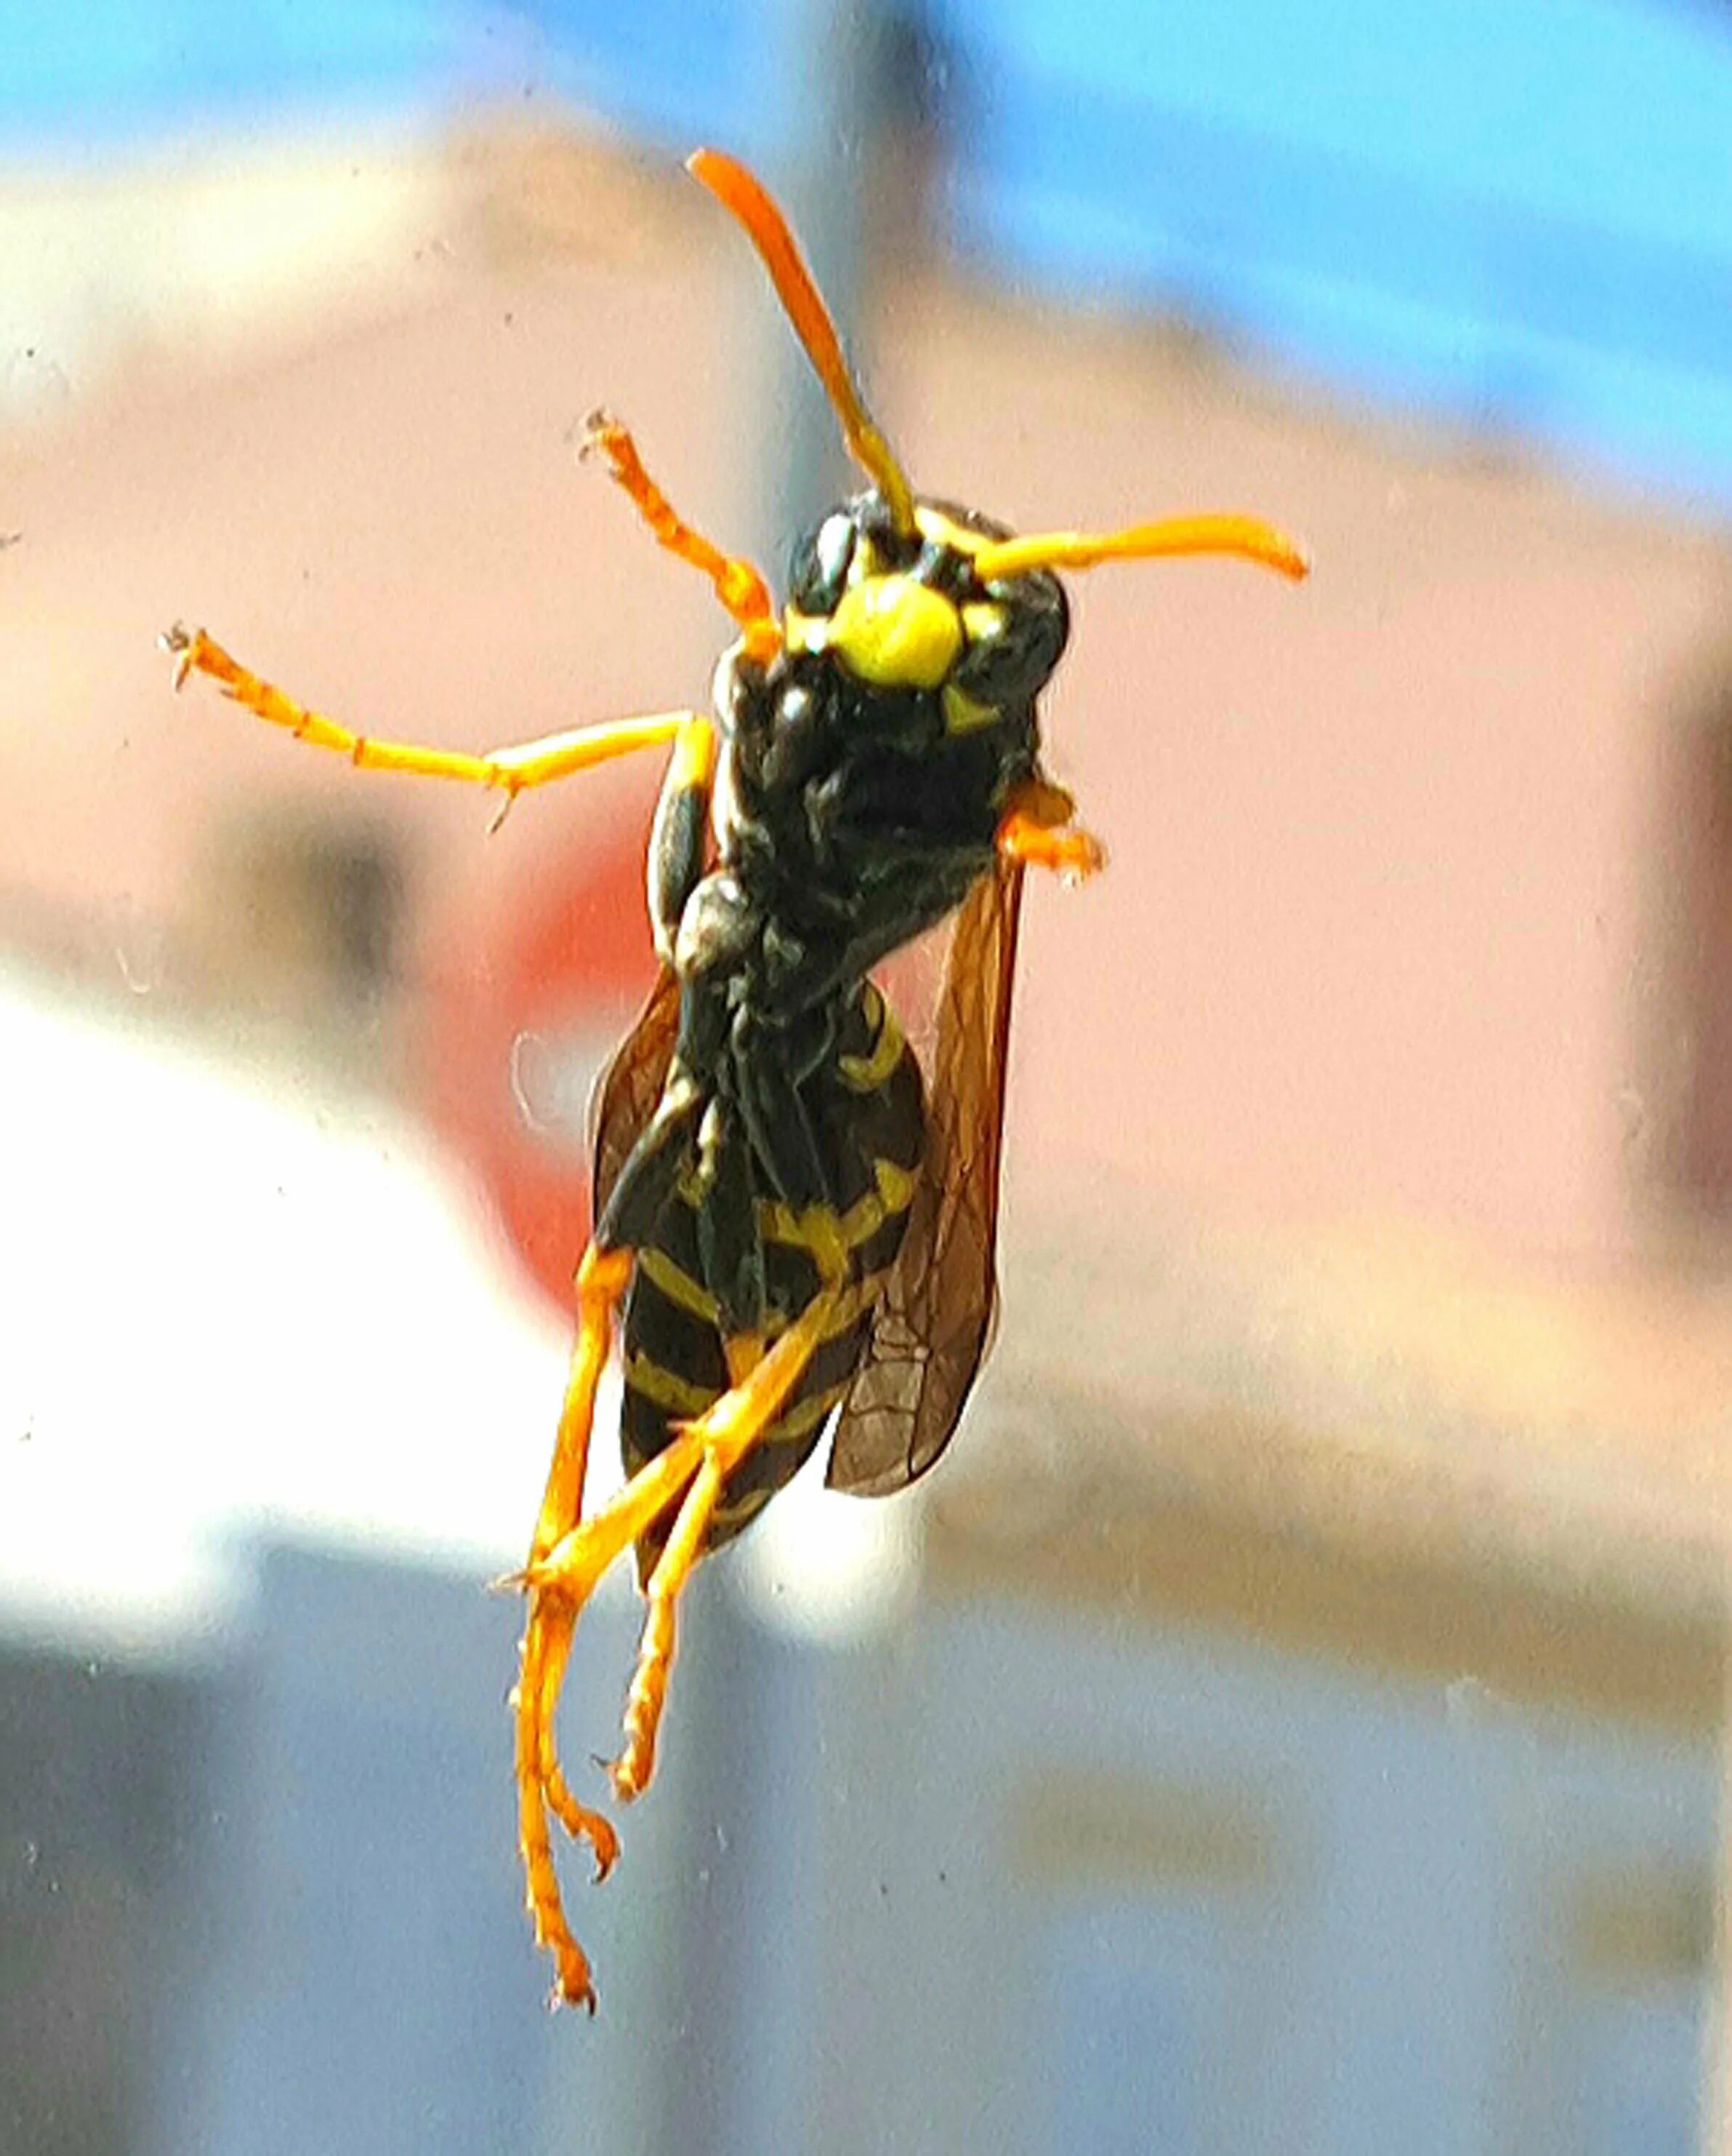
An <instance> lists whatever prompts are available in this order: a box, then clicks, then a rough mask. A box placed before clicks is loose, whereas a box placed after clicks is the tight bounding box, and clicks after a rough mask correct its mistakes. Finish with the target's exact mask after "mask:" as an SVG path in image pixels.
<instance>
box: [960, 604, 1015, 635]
mask: <svg viewBox="0 0 1732 2156" xmlns="http://www.w3.org/2000/svg"><path fill="white" fill-rule="evenodd" d="M1005 619H1006V616H1005V609H1004V608H1003V607H1001V606H1000V604H999V603H998V601H997V600H996V599H975V600H974V601H972V602H971V603H969V605H967V606H965V607H964V608H963V610H962V625H963V627H964V629H966V630H967V632H968V638H969V643H970V644H985V643H988V642H989V641H990V639H992V638H993V637H994V636H1002V635H1003V634H1004V633H1005Z"/></svg>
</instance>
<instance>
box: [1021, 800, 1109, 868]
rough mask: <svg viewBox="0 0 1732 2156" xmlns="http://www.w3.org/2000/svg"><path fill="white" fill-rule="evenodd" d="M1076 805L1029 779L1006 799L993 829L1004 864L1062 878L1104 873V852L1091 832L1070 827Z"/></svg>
mask: <svg viewBox="0 0 1732 2156" xmlns="http://www.w3.org/2000/svg"><path fill="white" fill-rule="evenodd" d="M1076 808H1077V804H1076V803H1075V802H1074V801H1073V800H1072V798H1071V797H1070V795H1069V794H1068V793H1066V791H1065V789H1064V788H1063V787H1061V786H1055V785H1054V784H1053V783H1052V782H1051V779H1050V778H1031V779H1030V780H1029V781H1028V783H1027V784H1026V785H1024V786H1021V787H1019V788H1017V790H1016V792H1015V794H1014V795H1013V796H1012V797H1011V800H1010V807H1009V808H1007V810H1006V811H1005V816H1004V819H1003V820H1002V821H1001V822H1000V824H999V828H998V837H997V840H996V844H997V846H998V851H999V856H1000V859H1001V860H1007V861H1020V862H1021V863H1022V864H1023V865H1025V867H1028V868H1037V869H1051V870H1054V871H1055V873H1056V874H1057V875H1062V876H1070V877H1076V876H1087V875H1094V873H1095V872H1096V870H1098V869H1101V868H1103V867H1105V865H1106V861H1107V850H1106V848H1105V847H1104V846H1103V845H1102V844H1101V842H1100V840H1099V839H1097V838H1096V837H1095V835H1094V834H1093V833H1092V831H1085V830H1084V829H1082V826H1081V825H1080V824H1072V821H1071V818H1072V815H1073V814H1075V813H1076Z"/></svg>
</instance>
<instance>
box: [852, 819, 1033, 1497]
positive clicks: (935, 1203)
mask: <svg viewBox="0 0 1732 2156" xmlns="http://www.w3.org/2000/svg"><path fill="white" fill-rule="evenodd" d="M1021 906H1022V870H1021V868H1020V865H1017V864H1015V863H1014V862H1006V863H1002V864H1000V866H999V868H998V870H997V871H996V873H995V874H994V875H993V876H991V877H990V878H989V879H988V880H986V881H985V882H984V883H982V884H980V885H978V886H977V888H976V889H975V890H974V892H973V893H972V895H971V896H969V898H968V900H967V901H965V902H964V906H963V908H962V911H961V912H960V913H959V914H958V916H957V919H956V929H955V933H954V934H953V937H952V939H951V944H950V956H949V960H948V964H947V966H946V968H945V973H944V987H943V995H942V997H941V999H940V1003H939V1009H938V1045H937V1048H936V1050H935V1051H934V1053H933V1058H932V1067H931V1072H930V1079H931V1082H930V1086H929V1087H928V1102H927V1160H926V1168H925V1171H924V1173H923V1175H922V1176H921V1178H920V1185H919V1188H918V1189H917V1192H916V1193H915V1198H914V1202H913V1204H912V1207H911V1208H910V1209H909V1214H908V1227H907V1235H905V1236H904V1238H903V1240H902V1249H901V1250H900V1252H899V1253H898V1254H897V1260H896V1264H895V1265H894V1266H893V1267H892V1270H891V1273H890V1277H889V1279H888V1280H887V1281H886V1283H885V1286H884V1292H883V1295H882V1296H881V1298H880V1300H879V1303H878V1309H877V1314H876V1318H875V1320H874V1322H873V1326H872V1333H871V1340H870V1342H868V1343H867V1347H866V1357H865V1360H864V1361H863V1362H862V1363H861V1367H860V1369H859V1371H858V1372H857V1373H856V1377H855V1379H854V1383H852V1385H851V1387H850V1388H849V1390H848V1394H847V1397H846V1399H845V1400H844V1401H843V1403H842V1412H841V1414H840V1418H839V1419H838V1421H837V1423H836V1433H835V1443H834V1444H833V1445H832V1446H831V1449H830V1471H829V1475H828V1478H827V1479H828V1480H829V1481H830V1486H831V1487H832V1488H834V1489H837V1490H848V1491H854V1492H855V1493H856V1494H857V1495H859V1496H872V1497H876V1496H884V1495H886V1494H887V1493H888V1492H889V1491H892V1490H900V1489H902V1488H904V1487H906V1486H907V1484H908V1483H910V1482H912V1481H916V1480H917V1478H918V1477H919V1476H922V1475H923V1474H925V1472H926V1471H927V1469H928V1467H930V1466H932V1464H933V1461H934V1460H936V1459H937V1458H938V1455H939V1454H940V1453H941V1452H942V1451H943V1450H944V1447H945V1446H946V1445H948V1443H949V1441H950V1439H951V1436H952V1435H953V1432H954V1430H955V1429H956V1425H957V1421H958V1419H959V1417H960V1415H961V1414H962V1409H963V1403H964V1401H965V1400H966V1399H967V1398H968V1396H969V1388H970V1386H972V1385H973V1383H974V1378H975V1374H976V1373H977V1372H978V1371H979V1368H980V1364H981V1361H982V1358H984V1355H985V1353H986V1350H987V1347H988V1346H989V1343H990V1341H991V1337H992V1327H993V1321H994V1316H995V1313H996V1309H997V1303H998V1280H997V1276H996V1274H995V1271H994V1245H995V1242H996V1240H997V1235H998V1217H999V1158H1000V1152H1001V1150H1002V1147H1003V1140H1004V1130H1005V1057H1006V1054H1007V1051H1008V1049H1009V1045H1010V984H1011V979H1012V976H1013V975H1014V973H1015V966H1016V927H1017V921H1018V917H1019V916H1020V911H1021Z"/></svg>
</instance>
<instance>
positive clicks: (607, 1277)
mask: <svg viewBox="0 0 1732 2156" xmlns="http://www.w3.org/2000/svg"><path fill="white" fill-rule="evenodd" d="M631 1265H632V1260H631V1253H630V1251H629V1250H609V1251H607V1252H602V1251H599V1250H597V1249H596V1248H595V1246H594V1244H592V1245H590V1247H589V1248H588V1250H586V1251H585V1252H584V1253H583V1261H582V1263H581V1264H580V1265H578V1280H577V1287H578V1337H577V1340H576V1342H575V1344H574V1345H573V1349H572V1359H571V1374H570V1376H569V1377H568V1379H567V1381H566V1388H565V1399H564V1402H563V1405H562V1407H561V1409H560V1415H559V1432H558V1438H557V1439H556V1440H555V1443H554V1447H553V1460H552V1466H551V1467H550V1468H549V1469H548V1471H547V1490H546V1493H545V1494H544V1496H542V1509H541V1513H540V1516H539V1517H538V1518H537V1522H536V1527H535V1534H534V1537H533V1539H532V1542H531V1544H530V1558H531V1562H532V1563H534V1562H535V1561H536V1560H537V1559H539V1558H542V1557H544V1556H545V1555H546V1554H547V1551H548V1550H550V1549H551V1548H552V1547H553V1545H554V1544H555V1543H557V1542H558V1541H559V1540H560V1538H561V1537H563V1536H564V1535H566V1534H568V1533H569V1532H570V1531H571V1529H572V1528H573V1527H574V1526H575V1524H576V1523H577V1521H578V1516H579V1514H580V1513H581V1512H582V1510H583V1476H584V1473H585V1471H586V1470H587V1468H588V1461H589V1434H590V1430H591V1427H592V1425H593V1424H594V1416H595V1391H596V1386H597V1384H598V1383H599V1380H600V1377H601V1373H602V1371H603V1369H604V1367H605V1365H606V1363H607V1359H608V1350H609V1344H610V1342H611V1339H612V1333H613V1317H614V1309H615V1308H616V1307H617V1306H618V1304H619V1299H620V1297H621V1296H623V1295H624V1292H625V1289H626V1287H627V1285H628V1284H629V1282H630V1278H631ZM578 1607H579V1605H578V1604H575V1603H572V1602H569V1601H567V1600H564V1599H559V1598H555V1597H548V1596H544V1595H542V1594H535V1595H532V1598H531V1600H530V1605H529V1619H528V1622H527V1625H526V1626H525V1629H524V1634H523V1647H522V1666H521V1667H520V1669H519V1671H518V1673H517V1689H516V1690H515V1691H514V1692H513V1693H512V1695H511V1705H512V1708H513V1710H514V1712H515V1717H516V1732H517V1735H516V1773H517V1835H518V1843H519V1846H520V1847H521V1849H522V1853H523V1868H524V1873H525V1876H526V1879H527V1886H528V1900H529V1912H530V1915H531V1916H532V1918H533V1919H534V1922H535V1936H536V1942H537V1944H538V1945H541V1946H544V1947H546V1948H548V1950H549V1951H550V1952H551V1953H552V1956H553V1960H554V1965H555V1969H556V1970H557V1972H558V1974H557V1978H556V1991H557V1995H558V1997H559V1998H561V1999H564V2000H565V2001H566V2002H567V2004H568V2005H578V2004H582V2005H586V2006H588V2009H589V2010H590V2011H591V2013H594V2010H595V1988H594V1984H592V1983H591V1981H590V1977H589V1964H588V1959H587V1958H586V1957H585V1955H584V1953H583V1948H581V1947H580V1946H579V1945H578V1942H577V1940H576V1939H575V1938H573V1935H572V1932H571V1928H570V1927H569V1926H568V1924H567V1922H566V1921H565V1914H564V1911H563V1907H561V1903H560V1898H559V1877H558V1871H556V1869H555V1867H554V1863H553V1850H552V1840H551V1838H550V1836H549V1834H548V1830H547V1815H548V1813H549V1812H550V1811H551V1812H552V1815H553V1816H554V1817H555V1818H556V1819H557V1820H558V1821H559V1824H560V1825H561V1826H563V1828H564V1830H565V1831H566V1832H567V1833H568V1835H571V1836H572V1837H573V1839H574V1840H584V1841H587V1842H588V1844H589V1846H590V1847H591V1849H593V1850H594V1852H595V1876H596V1877H597V1878H598V1879H604V1878H606V1876H607V1875H608V1873H609V1871H611V1870H612V1869H613V1866H614V1861H615V1859H616V1858H617V1857H618V1856H619V1836H618V1835H616V1834H615V1833H614V1829H613V1825H612V1824H611V1822H610V1821H609V1820H606V1819H604V1817H603V1816H602V1815H601V1814H600V1813H599V1812H596V1811H592V1810H590V1809H589V1808H588V1806H587V1805H585V1804H579V1803H578V1800H577V1799H576V1798H575V1797H574V1796H573V1794H572V1792H571V1789H570V1787H569V1785H568V1783H567V1781H566V1779H565V1776H564V1774H563V1770H562V1768H561V1767H560V1764H559V1757H558V1750H557V1748H556V1745H555V1741H554V1709H555V1707H557V1706H558V1700H559V1688H560V1686H561V1683H562V1682H563V1679H564V1676H565V1667H566V1663H567V1661H568V1659H569V1657H570V1655H571V1645H572V1638H573V1634H574V1632H575V1631H576V1629H577V1622H578Z"/></svg>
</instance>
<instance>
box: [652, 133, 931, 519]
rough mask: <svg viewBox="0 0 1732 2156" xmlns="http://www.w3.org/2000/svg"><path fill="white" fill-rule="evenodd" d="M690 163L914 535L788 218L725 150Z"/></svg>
mask: <svg viewBox="0 0 1732 2156" xmlns="http://www.w3.org/2000/svg"><path fill="white" fill-rule="evenodd" d="M686 171H687V172H690V173H691V177H693V178H694V179H695V180H698V181H700V182H702V184H703V185H704V186H705V187H707V188H708V189H709V191H710V193H712V195H714V196H715V198H716V199H717V201H718V202H719V203H721V204H722V208H724V209H727V210H729V211H731V212H732V214H733V215H734V216H735V217H736V218H738V220H739V222H740V223H742V224H743V226H744V227H745V228H746V236H747V237H748V239H750V241H751V242H752V244H753V246H754V247H755V248H756V249H758V254H759V255H760V257H761V258H762V259H763V266H764V268H765V269H768V271H769V273H770V282H771V283H772V284H773V285H774V286H775V288H776V295H777V297H778V298H779V300H781V302H782V305H783V309H784V311H785V313H786V314H787V316H788V319H789V321H790V322H792V323H793V325H794V335H795V336H797V337H798V338H799V341H800V342H801V344H802V345H803V346H804V347H805V352H806V357H808V358H809V360H810V361H811V362H812V365H813V367H815V369H816V371H817V375H818V379H819V380H820V382H822V383H823V384H824V389H825V395H826V396H827V397H828V398H830V403H831V404H832V405H833V406H834V407H835V414H836V417H837V418H839V419H840V421H841V423H842V439H843V440H844V441H845V443H846V444H847V445H848V454H850V456H851V457H852V458H853V459H854V461H855V462H856V464H857V465H859V466H860V468H861V470H862V471H863V472H864V473H865V474H866V477H867V478H868V479H869V480H871V482H872V484H873V485H874V486H876V488H877V490H878V491H879V493H880V494H881V495H883V497H884V499H885V500H886V501H887V503H888V504H889V506H890V513H891V516H892V517H893V518H894V520H895V521H896V527H897V531H902V532H906V533H907V534H909V535H910V536H912V533H913V531H914V495H913V492H912V489H911V488H910V486H909V485H908V482H907V480H906V479H905V478H904V477H903V475H902V466H901V465H899V464H897V460H896V459H895V458H894V456H892V454H891V450H890V444H888V443H887V441H886V440H885V439H884V437H883V436H882V434H880V433H879V432H878V429H877V428H876V426H875V425H874V424H873V423H872V418H871V414H870V413H868V412H867V410H866V405H865V404H864V403H863V402H862V401H861V394H860V392H859V390H858V389H857V388H856V387H855V382H854V377H853V376H852V375H851V374H850V372H848V362H847V361H846V360H845V359H844V357H842V344H841V340H840V337H838V336H837V335H836V326H835V323H834V322H833V321H831V320H830V310H829V309H828V308H827V307H826V306H825V304H824V300H823V297H822V295H820V292H819V290H818V287H817V286H816V285H815V284H814V283H813V282H812V273H811V271H810V270H809V269H808V268H807V267H806V264H805V261H804V257H803V256H802V255H801V254H800V251H799V242H798V241H797V240H796V239H794V234H792V233H791V232H790V231H789V228H788V220H787V218H785V217H784V216H783V214H782V213H781V211H780V210H779V209H778V208H777V207H776V205H775V203H773V201H772V200H771V198H770V197H769V195H768V193H766V191H765V190H764V188H763V187H762V186H761V185H760V184H759V183H758V181H757V180H755V179H754V178H753V176H752V174H751V173H750V172H748V171H747V170H746V168H745V167H744V166H743V165H742V164H740V163H739V162H737V160H735V159H734V158H732V157H728V156H727V155H726V154H725V153H724V152H723V151H720V150H694V151H692V153H691V156H690V157H688V158H687V159H686Z"/></svg>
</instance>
